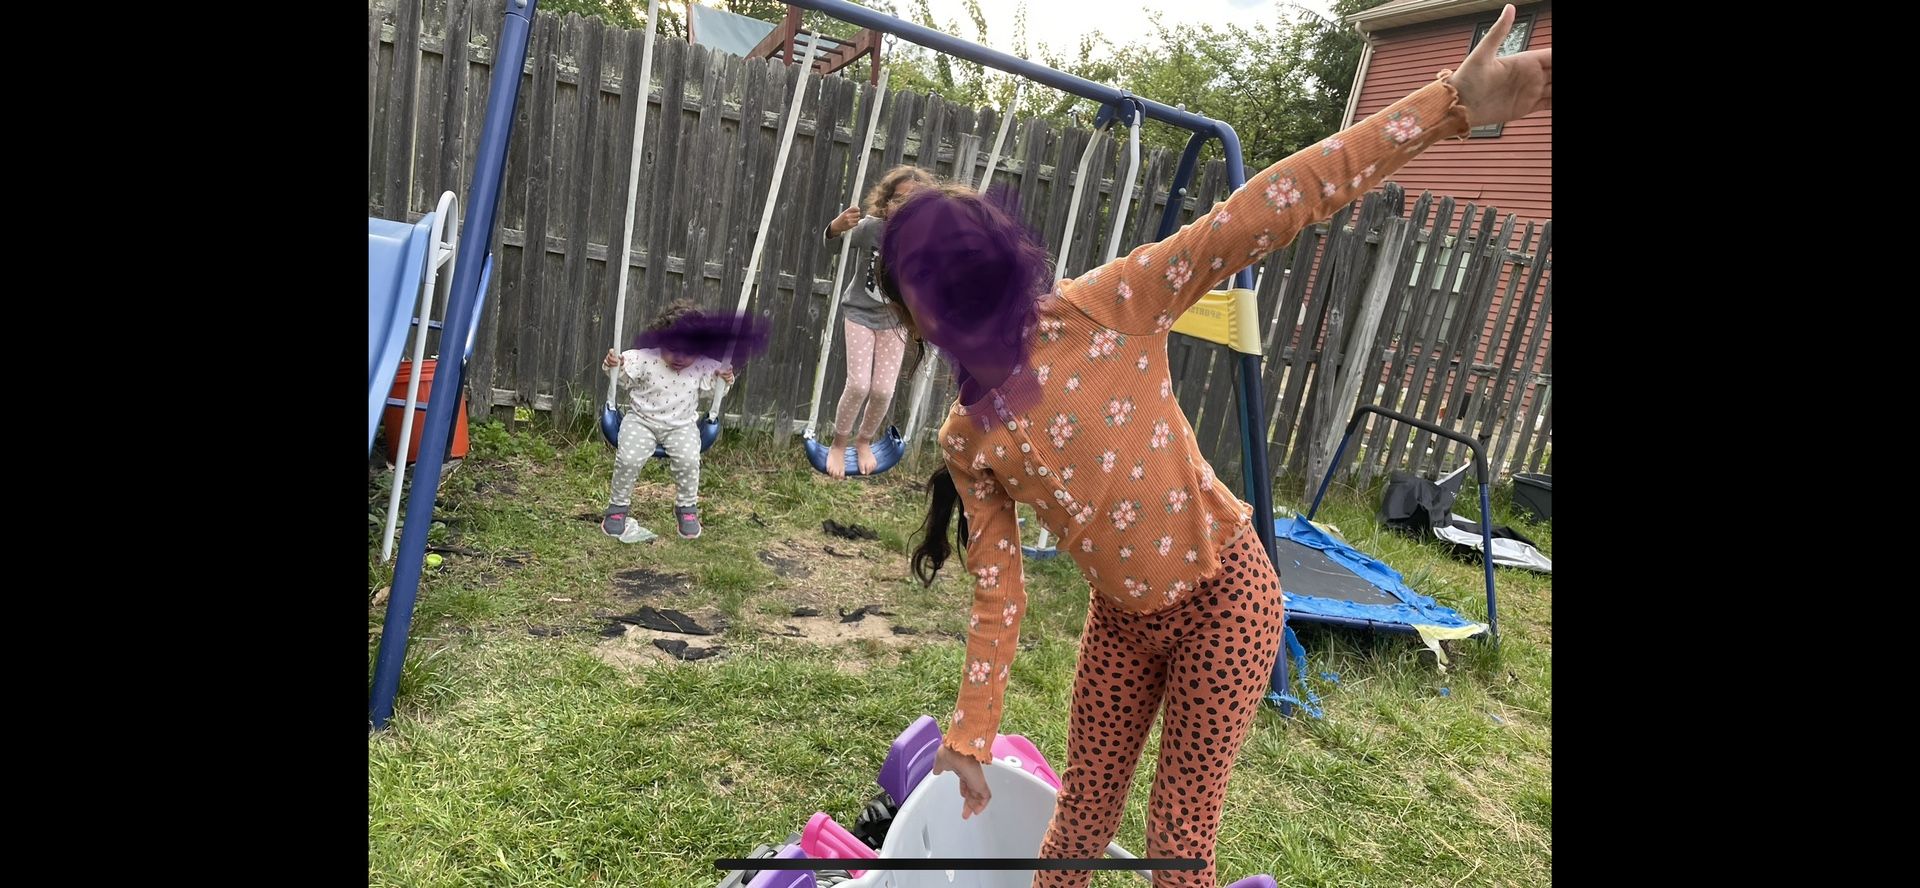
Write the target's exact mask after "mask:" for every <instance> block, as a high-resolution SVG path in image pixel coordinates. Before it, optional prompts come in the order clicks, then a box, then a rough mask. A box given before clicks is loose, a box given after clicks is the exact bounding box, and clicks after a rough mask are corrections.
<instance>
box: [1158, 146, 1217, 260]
mask: <svg viewBox="0 0 1920 888" xmlns="http://www.w3.org/2000/svg"><path fill="white" fill-rule="evenodd" d="M1205 144H1207V133H1205V132H1199V131H1196V132H1195V133H1194V134H1193V138H1190V139H1188V140H1187V150H1185V151H1182V152H1180V165H1179V166H1177V167H1174V169H1173V182H1172V184H1169V185H1168V186H1167V206H1166V209H1164V210H1161V211H1160V230H1159V232H1158V233H1156V234H1154V236H1153V237H1154V240H1164V239H1165V238H1166V237H1167V236H1168V235H1171V234H1173V232H1174V231H1175V230H1176V229H1178V228H1179V227H1180V202H1181V200H1182V199H1183V198H1184V197H1185V195H1183V194H1181V192H1182V191H1185V190H1186V188H1187V183H1188V182H1191V181H1193V168H1194V165H1195V164H1196V163H1198V162H1199V160H1200V147H1201V146H1202V145H1205Z"/></svg>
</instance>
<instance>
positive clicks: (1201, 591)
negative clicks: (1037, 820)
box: [1033, 528, 1282, 888]
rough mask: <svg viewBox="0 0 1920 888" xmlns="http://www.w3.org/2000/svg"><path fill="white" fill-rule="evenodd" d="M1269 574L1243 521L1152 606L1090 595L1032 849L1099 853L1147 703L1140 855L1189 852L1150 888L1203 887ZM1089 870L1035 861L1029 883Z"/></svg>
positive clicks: (1054, 854) (1271, 583)
mask: <svg viewBox="0 0 1920 888" xmlns="http://www.w3.org/2000/svg"><path fill="white" fill-rule="evenodd" d="M1281 608H1282V605H1281V599H1280V580H1279V577H1278V576H1276V575H1275V573H1274V570H1273V565H1272V563H1271V562H1270V561H1269V560H1268V559H1267V553H1266V549H1265V548H1263V547H1262V546H1261V545H1260V537H1259V535H1258V534H1256V533H1254V532H1253V531H1252V529H1251V528H1248V529H1247V530H1246V531H1245V532H1242V533H1241V534H1240V537H1239V539H1238V540H1236V541H1235V542H1233V543H1231V544H1229V549H1228V550H1227V551H1226V552H1225V553H1223V555H1222V562H1221V567H1220V572H1219V573H1218V574H1217V575H1216V576H1214V577H1213V578H1212V579H1210V580H1207V581H1205V582H1202V583H1201V584H1200V585H1199V586H1198V587H1197V588H1196V589H1195V590H1194V591H1193V593H1192V594H1190V595H1188V596H1187V597H1186V598H1184V599H1182V600H1180V601H1178V602H1175V603H1174V604H1172V605H1169V606H1167V607H1164V608H1162V609H1161V610H1159V611H1156V612H1153V613H1144V614H1143V613H1129V612H1126V611H1122V610H1119V609H1117V608H1113V607H1111V606H1109V605H1106V604H1104V603H1103V602H1102V601H1101V599H1100V598H1099V596H1095V597H1094V601H1093V604H1092V606H1091V607H1089V608H1088V609H1087V625H1086V630H1085V632H1084V633H1083V634H1082V635H1081V637H1080V663H1079V667H1078V670H1077V673H1076V675H1075V677H1074V682H1073V712H1072V714H1071V717H1070V725H1069V733H1068V738H1067V770H1066V773H1065V774H1064V775H1062V777H1061V788H1060V795H1059V802H1058V804H1057V805H1056V807H1055V808H1054V812H1053V822H1052V824H1050V825H1049V826H1048V828H1047V838H1046V841H1045V843H1044V844H1043V845H1042V846H1041V849H1040V856H1042V857H1051V858H1081V859H1090V858H1097V857H1101V856H1103V854H1104V853H1105V850H1106V847H1107V843H1108V842H1111V841H1113V837H1114V835H1115V833H1117V832H1118V831H1119V827H1120V815H1121V812H1122V809H1123V808H1124V807H1125V806H1126V801H1127V792H1128V790H1129V789H1130V788H1131V787H1132V785H1133V774H1134V770H1135V769H1136V768H1137V767H1138V766H1139V762H1140V750H1141V748H1142V747H1143V746H1144V745H1145V744H1146V740H1147V731H1148V729H1149V728H1151V727H1152V726H1153V719H1154V716H1155V715H1156V714H1161V715H1163V717H1164V721H1163V723H1162V725H1161V728H1160V758H1159V761H1158V762H1156V763H1155V765H1154V772H1153V792H1152V795H1151V797H1150V799H1149V801H1148V803H1147V853H1146V855H1145V856H1147V857H1162V858H1165V857H1176V858H1189V859H1191V858H1201V859H1203V860H1205V861H1206V868H1205V869H1202V870H1198V871H1190V872H1165V871H1162V872H1158V873H1155V877H1154V882H1153V884H1154V885H1155V886H1156V888H1173V886H1178V888H1212V886H1213V885H1214V884H1215V873H1214V864H1213V850H1214V842H1215V839H1216V837H1217V835H1218V832H1219V827H1220V807H1221V803H1222V802H1223V801H1224V800H1225V797H1226V789H1227V776H1228V774H1229V773H1230V772H1231V771H1232V770H1233V763H1234V759H1235V757H1236V756H1237V755H1238V753H1239V751H1240V743H1241V741H1242V740H1244V739H1245V738H1246V735H1247V728H1248V727H1249V726H1251V725H1252V724H1253V718H1254V714H1255V713H1257V712H1258V711H1259V708H1260V701H1261V699H1262V698H1263V697H1264V696H1265V695H1266V692H1267V687H1268V683H1269V681H1270V678H1271V676H1272V670H1273V663H1274V657H1276V656H1278V655H1279V653H1280V638H1281V612H1282V611H1281ZM1091 875H1092V874H1091V873H1088V872H1077V873H1076V872H1042V873H1039V874H1038V875H1037V876H1036V877H1035V879H1034V883H1033V884H1034V886H1035V888H1069V886H1070V888H1083V886H1085V885H1086V884H1087V882H1088V878H1089V877H1090V876H1091Z"/></svg>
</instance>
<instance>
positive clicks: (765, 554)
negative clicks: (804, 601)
mask: <svg viewBox="0 0 1920 888" xmlns="http://www.w3.org/2000/svg"><path fill="white" fill-rule="evenodd" d="M775 546H777V547H778V548H781V549H789V550H790V549H791V548H792V541H791V540H781V541H780V542H779V543H777V544H775ZM774 548H775V547H768V548H766V549H761V550H760V551H758V552H755V553H754V556H755V557H757V558H759V559H760V563H761V564H764V565H766V566H768V567H770V568H773V575H774V576H777V577H779V578H781V579H783V580H787V579H794V580H804V579H806V578H808V577H811V576H813V568H810V567H808V566H807V565H806V564H805V563H804V562H803V561H801V560H800V559H799V558H797V557H794V556H795V555H798V554H799V553H793V552H789V553H787V554H780V553H777V552H775V551H774Z"/></svg>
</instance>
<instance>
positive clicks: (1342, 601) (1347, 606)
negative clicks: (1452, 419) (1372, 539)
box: [1273, 405, 1500, 663]
mask: <svg viewBox="0 0 1920 888" xmlns="http://www.w3.org/2000/svg"><path fill="white" fill-rule="evenodd" d="M1369 413H1373V414H1377V415H1379V416H1381V417H1382V418H1384V419H1387V420H1390V421H1394V422H1404V423H1406V424H1408V425H1411V426H1414V427H1416V428H1419V429H1421V430H1423V431H1427V432H1431V433H1433V434H1436V435H1440V436H1443V437H1446V438H1449V439H1451V440H1454V441H1458V442H1460V443H1462V444H1464V445H1466V447H1467V450H1468V452H1469V453H1471V454H1472V455H1473V468H1474V472H1475V477H1476V479H1477V480H1478V481H1479V483H1480V522H1479V524H1480V533H1481V539H1482V541H1483V542H1484V541H1490V540H1491V539H1492V536H1493V529H1492V524H1491V523H1490V519H1489V517H1488V516H1489V515H1490V514H1491V511H1492V510H1491V509H1490V508H1489V507H1488V500H1487V491H1488V478H1487V460H1486V456H1485V455H1484V454H1483V453H1482V452H1481V449H1480V443H1479V442H1478V441H1475V440H1473V439H1471V438H1468V437H1466V436H1464V435H1461V434H1458V433H1456V432H1453V431H1450V430H1448V429H1445V428H1442V427H1440V426H1437V425H1434V424H1432V423H1429V422H1425V421H1423V420H1419V419H1415V418H1413V417H1411V416H1406V415H1404V414H1400V413H1395V412H1393V411H1390V410H1384V409H1381V408H1379V407H1374V406H1371V405H1365V406H1362V407H1360V408H1359V409H1358V410H1355V411H1354V412H1353V418H1352V419H1350V420H1348V421H1347V429H1346V432H1345V434H1344V435H1342V436H1341V438H1340V447H1339V448H1338V449H1337V450H1335V451H1334V455H1333V459H1332V460H1331V461H1330V462H1328V464H1327V474H1326V477H1324V478H1322V479H1321V480H1320V490H1319V492H1318V493H1317V494H1315V495H1314V498H1313V506H1312V508H1310V509H1308V511H1307V514H1306V516H1305V517H1300V516H1295V517H1292V518H1281V519H1276V520H1275V521H1274V523H1273V524H1274V528H1273V530H1274V547H1275V552H1276V554H1277V555H1278V558H1277V559H1276V561H1275V564H1274V566H1275V567H1277V568H1279V570H1280V575H1281V577H1282V578H1283V579H1282V580H1281V586H1282V587H1283V588H1284V590H1285V595H1286V605H1287V622H1288V623H1290V624H1291V623H1309V624H1320V625H1328V626H1336V627H1341V628H1347V629H1368V630H1377V631H1385V632H1402V633H1409V634H1414V635H1418V636H1420V639H1421V640H1422V641H1423V642H1425V643H1426V645H1427V646H1428V647H1429V648H1432V649H1433V650H1434V651H1435V653H1436V654H1438V653H1439V650H1440V647H1439V644H1440V642H1441V641H1443V640H1449V639H1456V638H1471V637H1473V636H1476V635H1480V634H1482V633H1485V634H1487V635H1488V637H1490V638H1491V639H1492V640H1493V642H1494V643H1495V644H1496V645H1497V644H1498V643H1499V640H1500V634H1499V625H1500V624H1499V617H1498V613H1499V612H1498V610H1497V608H1496V606H1495V599H1494V592H1493V563H1492V561H1490V560H1487V559H1482V563H1483V564H1484V565H1485V572H1486V588H1487V623H1486V624H1481V623H1476V622H1474V621H1473V620H1470V619H1467V618H1466V617H1464V616H1461V615H1460V614H1459V613H1458V612H1457V611H1454V610H1453V609H1452V608H1449V607H1445V606H1443V605H1441V604H1440V603H1439V602H1436V601H1434V600H1433V599H1432V598H1429V597H1427V596H1425V595H1421V594H1420V593H1418V592H1415V591H1414V590H1413V588H1412V587H1410V586H1408V585H1407V582H1406V579H1405V578H1404V577H1402V576H1401V575H1400V572H1399V571H1397V570H1394V569H1393V568H1392V567H1390V566H1388V565H1387V564H1386V563H1385V562H1383V561H1381V560H1379V559H1378V558H1374V557H1373V556H1371V555H1368V554H1366V553H1365V552H1362V551H1360V550H1358V549H1355V548H1354V547H1352V546H1350V545H1348V544H1347V543H1346V542H1345V541H1343V540H1341V539H1339V538H1337V537H1335V536H1334V535H1333V534H1330V533H1328V532H1326V531H1325V530H1323V529H1322V528H1323V525H1317V524H1315V523H1314V522H1313V515H1314V513H1315V512H1318V511H1319V509H1320V501H1321V500H1322V499H1323V498H1324V497H1325V496H1326V493H1327V485H1328V483H1329V482H1330V481H1331V480H1332V479H1333V474H1334V472H1335V471H1336V470H1338V469H1339V467H1340V460H1341V457H1342V456H1343V455H1345V453H1346V450H1347V442H1348V440H1349V439H1351V438H1352V437H1353V433H1354V432H1355V431H1356V430H1357V429H1358V428H1359V427H1360V421H1361V419H1362V418H1364V417H1365V416H1366V415H1367V414H1369ZM1486 551H1491V544H1490V542H1489V543H1488V548H1487V549H1486ZM1441 662H1442V663H1444V662H1446V661H1445V658H1444V657H1442V658H1441Z"/></svg>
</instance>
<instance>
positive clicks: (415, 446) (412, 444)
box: [381, 358, 467, 463]
mask: <svg viewBox="0 0 1920 888" xmlns="http://www.w3.org/2000/svg"><path fill="white" fill-rule="evenodd" d="M437 363H438V362H437V361H435V360H433V359H432V358H429V359H427V360H425V361H421V362H420V403H421V404H426V403H428V402H429V400H430V399H431V398H432V396H433V368H434V365H435V364H437ZM412 377H413V362H412V361H401V362H400V371H399V372H398V373H396V374H394V377H393V389H392V390H391V391H389V392H388V393H387V397H389V398H393V399H396V400H399V401H401V402H403V404H404V402H405V401H406V400H407V384H408V380H410V379H412ZM405 412H407V408H406V407H405V406H401V407H394V406H392V405H388V406H387V410H386V413H384V414H383V415H382V417H381V422H382V425H383V427H384V428H385V429H386V435H387V462H393V461H394V456H395V455H396V454H397V453H398V452H399V450H400V414H402V413H405ZM426 434H427V411H425V410H415V411H413V437H411V438H409V439H408V440H407V462H408V463H415V462H419V461H420V439H421V438H423V437H425V436H426ZM466 456H467V399H466V397H465V396H464V395H463V396H462V397H461V398H460V412H459V415H457V416H455V417H454V420H453V448H452V451H451V452H450V453H448V454H447V458H448V459H465V458H466Z"/></svg>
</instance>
